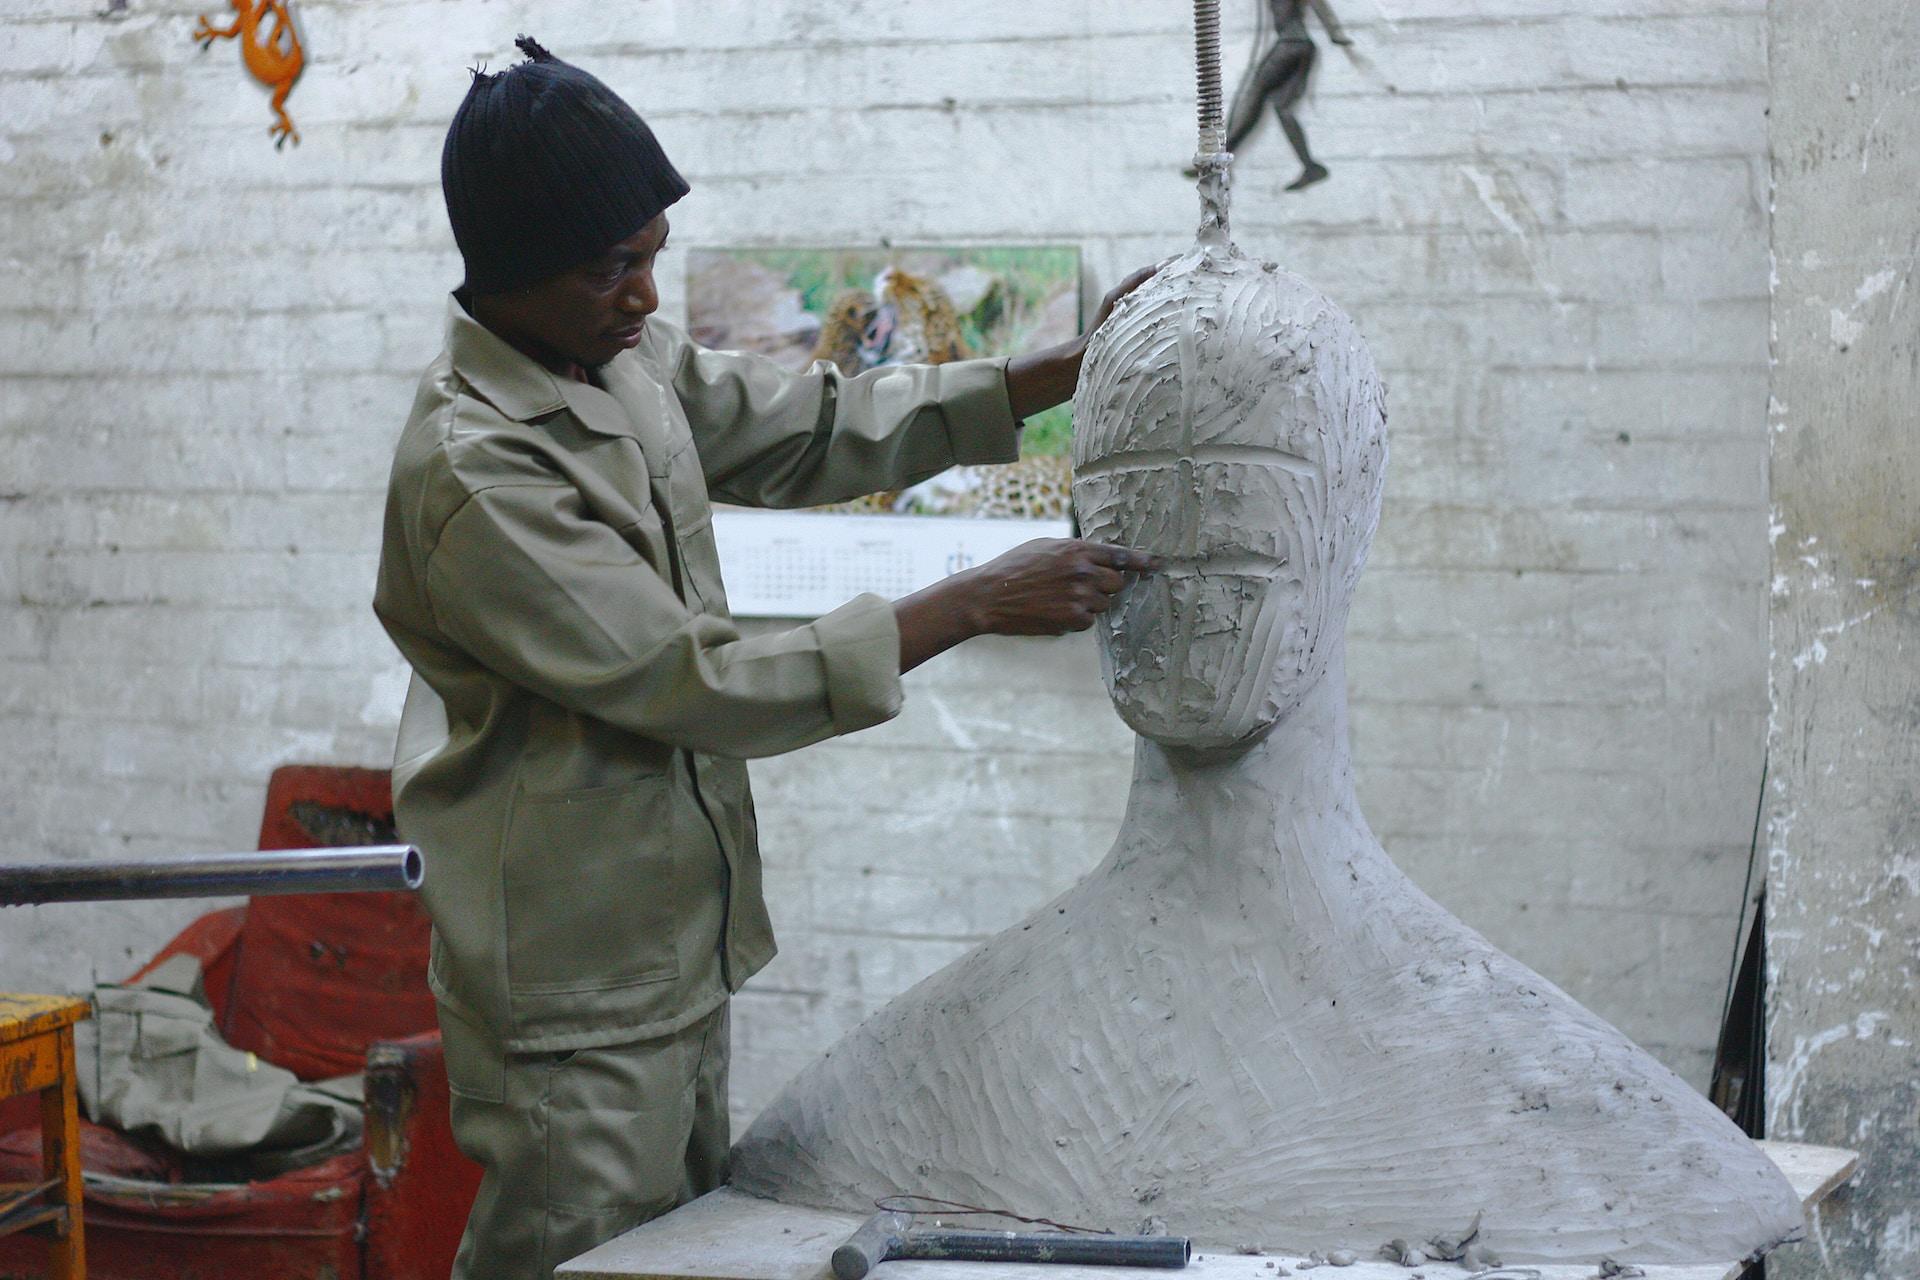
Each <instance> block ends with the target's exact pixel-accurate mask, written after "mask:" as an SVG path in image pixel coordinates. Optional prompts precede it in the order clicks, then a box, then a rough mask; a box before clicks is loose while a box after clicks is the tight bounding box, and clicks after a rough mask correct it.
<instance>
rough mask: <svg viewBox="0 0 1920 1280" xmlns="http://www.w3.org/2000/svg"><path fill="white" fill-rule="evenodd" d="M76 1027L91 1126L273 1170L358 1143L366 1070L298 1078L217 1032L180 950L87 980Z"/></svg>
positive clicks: (263, 1171) (260, 1171) (195, 970)
mask: <svg viewBox="0 0 1920 1280" xmlns="http://www.w3.org/2000/svg"><path fill="white" fill-rule="evenodd" d="M93 1006H94V1013H93V1019H92V1020H91V1021H89V1022H82V1023H79V1024H77V1025H76V1027H75V1036H74V1053H75V1057H76V1059H77V1069H78V1074H79V1092H80V1104H81V1106H82V1107H83V1108H84V1109H85V1111H86V1114H87V1118H88V1119H89V1120H92V1121H93V1122H94V1123H95V1124H103V1125H110V1126H112V1127H113V1128H116V1129H119V1130H121V1131H122V1132H124V1133H129V1134H134V1135H142V1136H151V1137H155V1138H158V1139H160V1140H161V1141H162V1142H165V1143H166V1144H167V1145H168V1146H171V1147H173V1148H174V1149H175V1150H177V1151H181V1152H184V1153H186V1154H188V1155H194V1156H210V1157H213V1156H217V1157H223V1158H226V1159H227V1160H229V1161H232V1162H234V1163H236V1164H237V1165H238V1166H240V1167H241V1168H243V1169H244V1170H245V1172H246V1173H247V1175H248V1176H251V1177H271V1176H273V1175H274V1174H277V1173H283V1172H285V1171H286V1170H288V1169H296V1168H300V1167H301V1166H303V1165H308V1164H313V1163H315V1162H316V1161H319V1160H324V1159H326V1158H327V1157H328V1156H331V1155H336V1154H338V1153H339V1152H341V1151H344V1150H348V1149H351V1148H354V1147H357V1146H358V1145H359V1143H360V1134H361V1111H360V1105H361V1093H362V1088H361V1084H362V1078H361V1077H360V1076H359V1075H351V1076H341V1077H338V1078H337V1079H333V1080H321V1081H315V1082H313V1083H303V1082H302V1081H300V1080H299V1079H298V1078H296V1077H295V1076H294V1074H293V1073H292V1072H291V1071H288V1070H286V1069H284V1068H282V1067H276V1066H274V1065H273V1064H272V1063H270V1062H263V1061H261V1060H260V1059H259V1058H258V1057H257V1056H255V1055H254V1054H251V1053H248V1052H246V1051H245V1050H242V1049H236V1048H234V1047H233V1046H232V1045H230V1044H228V1043H227V1042H226V1041H225V1040H223V1039H221V1038H220V1032H219V1031H218V1030H217V1029H216V1028H215V1027H214V1025H213V1010H212V1008H211V1007H210V1006H209V1005H208V1004H207V1000H206V995H205V992H204V990H203V987H202V983H201V974H200V961H199V960H198V959H197V958H195V957H193V956H189V955H178V956H174V957H172V958H171V959H169V960H167V961H166V962H165V963H163V964H161V965H159V966H158V967H156V968H155V969H154V970H153V972H152V973H149V974H148V975H147V976H146V977H144V978H142V979H140V980H139V981H138V982H133V983H124V984H122V983H103V984H101V985H99V986H97V987H95V988H94V993H93Z"/></svg>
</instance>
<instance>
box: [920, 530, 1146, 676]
mask: <svg viewBox="0 0 1920 1280" xmlns="http://www.w3.org/2000/svg"><path fill="white" fill-rule="evenodd" d="M1158 564H1159V562H1158V561H1156V560H1155V559H1154V558H1153V557H1152V556H1150V555H1148V554H1147V553H1146V552H1144V551H1135V550H1133V549H1131V548H1128V547H1116V546H1110V545H1108V544H1106V543H1102V542H1083V541H1080V540H1079V539H1077V538H1036V539H1035V540H1033V541H1032V542H1027V543H1022V544H1021V545H1020V546H1017V547H1015V548H1014V549H1013V550H1011V551H1009V552H1007V553H1006V554H1005V555H1002V556H998V557H996V558H994V559H992V560H989V561H988V562H987V563H985V564H983V565H980V566H979V567H977V568H973V569H968V570H965V571H964V572H961V573H956V574H954V575H953V576H952V577H950V578H947V579H946V580H944V581H942V582H936V583H934V584H933V585H932V586H930V587H928V588H926V589H925V590H924V591H918V592H915V593H914V594H913V595H910V596H908V597H906V598H905V599H904V600H900V601H897V602H896V603H895V604H894V616H895V618H896V619H897V620H898V621H899V624H900V670H901V671H902V672H903V673H904V672H907V671H911V670H912V669H913V668H914V667H917V666H919V665H920V664H921V663H922V662H925V661H926V660H927V659H928V658H931V657H932V656H933V655H934V654H936V653H941V652H944V651H945V650H947V649H950V648H952V647H953V646H954V645H956V644H959V643H960V642H961V641H962V640H966V639H968V638H970V637H972V636H978V635H1003V636H1057V635H1061V634H1063V633H1065V632H1068V631H1085V630H1086V629H1087V628H1088V627H1090V626H1092V625H1093V620H1094V619H1095V618H1097V617H1099V616H1100V615H1101V614H1102V613H1105V612H1106V611H1107V610H1108V609H1110V608H1112V607H1113V602H1114V598H1115V596H1117V595H1118V594H1119V592H1120V589H1121V588H1122V587H1124V586H1126V585H1127V575H1129V574H1138V573H1149V572H1152V571H1153V570H1154V569H1155V568H1157V567H1158Z"/></svg>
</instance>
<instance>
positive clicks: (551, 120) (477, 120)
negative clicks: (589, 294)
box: [440, 36, 688, 295]
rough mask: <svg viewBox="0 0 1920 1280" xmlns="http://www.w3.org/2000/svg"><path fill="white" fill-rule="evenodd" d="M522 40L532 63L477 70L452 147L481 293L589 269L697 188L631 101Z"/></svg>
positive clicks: (448, 171) (447, 163)
mask: <svg viewBox="0 0 1920 1280" xmlns="http://www.w3.org/2000/svg"><path fill="white" fill-rule="evenodd" d="M514 44H516V45H518V46H519V47H520V50H521V51H522V52H523V53H525V54H526V55H527V61H525V62H523V63H521V64H520V65H518V66H516V67H510V68H509V69H507V70H506V71H502V72H500V73H499V74H498V75H488V74H487V73H486V72H484V71H476V72H474V74H473V84H472V85H471V86H470V87H469V88H468V89H467V97H466V100H465V101H464V102H462V103H461V104H460V109H459V110H458V111H456V112H454V114H453V123H452V124H451V125H450V126H448V128H447V141H446V145H445V146H444V147H442V148H441V151H440V189H441V191H442V192H443V193H444V194H445V195H446V198H447V220H448V221H449V222H451V223H452V224H453V239H454V242H455V243H456V244H458V245H459V246H460V256H461V257H462V258H463V259H464V260H465V261H466V268H467V280H466V284H465V285H464V286H463V288H464V289H465V290H467V291H468V292H470V293H473V294H480V295H484V294H489V293H504V292H506V291H507V290H509V289H517V288H520V287H521V286H522V285H529V284H536V283H538V282H539V281H541V280H545V279H546V278H547V277H549V276H552V275H557V274H558V273H560V272H562V271H565V270H567V269H568V268H569V267H577V266H579V265H580V264H581V263H583V262H586V261H589V260H590V259H592V258H593V257H594V256H595V255H597V254H600V253H602V252H604V251H605V250H606V249H607V247H608V246H610V245H615V244H618V243H619V242H620V241H622V240H625V239H626V238H627V237H629V236H631V235H633V234H634V233H635V232H637V231H639V230H640V228H641V227H644V226H645V225H646V224H647V223H649V222H651V221H653V219H654V216H655V215H657V214H658V213H659V212H660V211H661V210H662V209H665V208H666V207H667V206H668V205H670V204H672V203H673V202H674V201H676V200H678V199H679V198H680V197H681V196H684V195H685V194H687V190H688V188H687V180H686V179H685V178H682V177H681V176H680V174H679V172H678V171H677V170H676V169H675V168H674V167H673V163H672V161H670V160H668V159H667V153H666V152H664V151H662V150H661V149H660V144H659V142H658V141H656V140H655V139H654V136H653V130H651V129H649V128H647V124H646V121H644V120H642V119H641V118H640V117H639V116H638V115H637V114H635V112H634V110H633V108H632V107H629V106H628V105H627V104H626V103H625V102H623V101H621V99H620V95H619V94H617V93H615V92H614V91H613V90H611V89H609V88H607V86H606V85H604V84H602V83H600V81H599V80H597V79H595V78H594V77H593V76H591V75H588V74H587V73H586V72H584V71H582V70H580V68H578V67H576V66H573V65H572V64H571V63H566V62H562V61H561V60H560V59H558V58H556V57H554V56H553V55H552V54H550V53H548V52H547V51H546V50H545V49H543V48H541V47H540V46H539V44H537V43H536V42H534V41H533V40H531V39H529V38H528V37H526V36H521V37H520V38H519V39H517V40H515V41H514Z"/></svg>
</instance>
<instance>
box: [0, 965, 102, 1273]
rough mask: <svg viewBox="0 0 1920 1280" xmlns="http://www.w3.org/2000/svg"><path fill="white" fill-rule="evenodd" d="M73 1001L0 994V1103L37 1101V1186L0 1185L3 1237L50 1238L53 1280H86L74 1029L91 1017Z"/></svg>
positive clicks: (83, 1003) (83, 1004)
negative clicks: (27, 1096)
mask: <svg viewBox="0 0 1920 1280" xmlns="http://www.w3.org/2000/svg"><path fill="white" fill-rule="evenodd" d="M88 1011H89V1007H88V1004H87V1002H86V1001H85V1000H75V999H74V998H73V997H71V996H26V995H11V994H6V993H0V1097H4V1098H11V1097H14V1096H16V1095H18V1094H22V1093H32V1092H36V1091H37V1092H38V1093H39V1094H40V1174H41V1178H42V1181H40V1182H38V1183H26V1184H18V1183H16V1184H0V1234H8V1233H11V1232H14V1231H25V1230H28V1229H37V1230H38V1231H40V1232H42V1233H44V1234H46V1235H47V1236H48V1237H49V1247H50V1250H51V1255H50V1257H49V1259H48V1266H47V1275H48V1277H49V1278H50V1280H84V1277H85V1276H86V1274H87V1247H86V1239H85V1236H84V1234H83V1233H82V1231H81V1226H80V1108H79V1099H78V1095H77V1094H76V1093H75V1092H74V1071H73V1024H74V1023H76V1022H78V1021H80V1019H82V1018H84V1017H86V1016H87V1015H88Z"/></svg>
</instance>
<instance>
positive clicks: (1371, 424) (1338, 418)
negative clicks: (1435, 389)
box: [1074, 248, 1386, 748]
mask: <svg viewBox="0 0 1920 1280" xmlns="http://www.w3.org/2000/svg"><path fill="white" fill-rule="evenodd" d="M1074 404H1075V417H1076V428H1075V437H1074V475H1075V480H1074V505H1075V507H1076V509H1077V511H1078V513H1079V516H1080V522H1081V528H1082V529H1083V531H1084V532H1085V533H1086V536H1088V537H1090V538H1094V539H1097V540H1100V541H1111V542H1117V543H1123V544H1126V545H1130V546H1139V547H1143V548H1145V549H1148V550H1151V551H1153V552H1154V553H1156V554H1157V555H1160V556H1161V557H1163V558H1164V559H1165V560H1166V562H1167V567H1166V570H1165V571H1164V572H1162V573H1159V574H1155V575H1152V576H1150V577H1146V578H1142V579H1140V580H1139V582H1138V583H1137V584H1136V585H1134V586H1133V587H1131V588H1129V590H1128V593H1127V595H1126V596H1125V598H1124V599H1123V600H1122V602H1121V604H1120V606H1119V607H1118V608H1116V609H1114V610H1113V611H1112V612H1110V613H1108V614H1107V615H1105V617H1104V618H1103V619H1102V622H1101V627H1102V631H1103V634H1104V638H1105V639H1106V641H1107V643H1106V644H1105V645H1103V646H1102V654H1103V659H1104V663H1105V671H1106V675H1107V679H1108V683H1109V687H1110V688H1111V689H1112V691H1113V697H1114V704H1115V706H1116V707H1117V708H1118V710H1119V712H1120V715H1121V716H1122V718H1124V719H1125V720H1126V721H1127V723H1128V724H1129V725H1130V726H1132V727H1133V728H1134V729H1136V730H1138V731H1140V732H1142V733H1151V734H1155V736H1157V737H1159V738H1160V740H1162V741H1166V742H1170V743H1174V744H1178V745H1183V746H1188V747H1194V748H1202V747H1208V748H1213V747H1221V746H1230V745H1232V744H1234V743H1237V742H1243V741H1245V740H1246V739H1247V738H1248V737H1250V736H1252V735H1254V734H1257V733H1260V732H1264V730H1265V729H1266V727H1267V726H1269V725H1271V724H1272V723H1273V722H1274V720H1275V719H1277V718H1278V717H1279V716H1280V715H1281V714H1282V713H1284V711H1285V710H1286V708H1287V706H1288V705H1289V704H1290V702H1291V701H1292V700H1293V699H1296V698H1297V697H1298V696H1299V694H1300V692H1301V691H1302V690H1303V689H1304V688H1305V687H1306V685H1307V683H1308V682H1310V680H1311V679H1312V677H1313V676H1315V675H1316V674H1318V672H1319V671H1320V670H1321V668H1322V667H1323V665H1324V662H1325V657H1326V643H1325V641H1326V637H1327V636H1328V635H1330V634H1331V635H1336V636H1337V635H1338V634H1339V632H1340V631H1341V630H1342V629H1343V628H1344V626H1345V623H1346V605H1345V602H1346V600H1347V599H1348V598H1349V597H1350V595H1351V592H1352V587H1353V584H1354V582H1355V581H1356V580H1357V579H1358V577H1359V573H1360V567H1361V565H1362V563H1363V562H1364V560H1365V558H1366V549H1367V546H1368V543H1369V541H1370V540H1371V535H1372V530H1373V525H1374V522H1375V521H1376V520H1377V518H1378V513H1379V500H1380V484H1381V478H1382V475H1383V473H1384V468H1385V463H1386V441H1385V422H1386V415H1385V406H1384V389H1383V388H1382V385H1381V382H1380V378H1379V375H1378V373H1377V372H1376V371H1375V369H1374V364H1373V358H1372V355H1371V354H1370V353H1369V351H1368V350H1367V347H1366V344H1365V343H1364V342H1363V341H1362V340H1361V339H1360V336H1359V333H1358V332H1357V331H1356V329H1355V328H1354V325H1353V322H1352V321H1351V320H1350V319H1349V318H1348V317H1347V315H1346V314H1345V313H1344V312H1343V311H1341V310H1340V309H1339V308H1338V307H1336V306H1334V305H1333V303H1332V302H1331V301H1330V300H1328V299H1327V298H1326V297H1325V296H1324V295H1322V294H1321V293H1319V292H1318V291H1316V290H1314V289H1313V288H1312V287H1310V286H1309V285H1307V284H1306V283H1305V282H1304V281H1301V280H1299V279H1298V278H1296V277H1294V276H1291V275H1288V274H1286V273H1284V272H1281V271H1279V270H1277V269H1275V268H1274V267H1273V266H1271V265H1268V264H1262V263H1259V262H1255V261H1253V260H1252V259H1250V258H1247V257H1244V256H1242V255H1240V254H1239V253H1238V252H1237V251H1234V250H1232V249H1231V248H1216V249H1212V250H1207V251H1200V250H1196V251H1195V252H1193V253H1191V254H1188V255H1187V256H1185V257H1183V258H1180V259H1176V260H1175V261H1173V262H1172V263H1170V264H1168V265H1167V266H1165V267H1163V268H1162V269H1161V271H1160V272H1159V273H1158V274H1157V275H1156V276H1155V277H1154V278H1153V279H1152V280H1150V281H1149V282H1148V283H1147V284H1146V285H1144V286H1142V287H1141V288H1140V289H1138V290H1136V291H1135V292H1134V293H1133V294H1132V295H1130V296H1129V297H1128V298H1127V299H1125V300H1124V302H1123V303H1122V304H1121V306H1120V307H1119V308H1118V309H1117V310H1116V312H1115V314H1114V315H1113V316H1112V317H1111V319H1110V320H1109V322H1108V323H1107V324H1105V325H1103V326H1102V327H1101V329H1100V331H1099V333H1097V334H1096V335H1095V336H1094V339H1093V343H1092V347H1091V350H1090V351H1089V353H1088V358H1087V361H1086V363H1085V366H1084V368H1083V372H1082V375H1081V380H1080V386H1079V389H1078V391H1077V392H1076V394H1075V396H1074ZM1277 515H1279V516H1282V517H1283V518H1276V516H1277ZM1176 619H1178V620H1179V622H1178V624H1176ZM1256 667H1257V668H1260V669H1268V668H1271V669H1272V670H1273V671H1274V672H1275V677H1276V678H1275V680H1273V681H1269V682H1264V683H1263V682H1257V681H1242V682H1239V683H1238V685H1237V686H1236V685H1234V684H1232V683H1224V684H1223V683H1222V682H1221V681H1220V680H1219V679H1218V676H1219V673H1220V672H1222V671H1226V670H1240V671H1244V670H1250V669H1254V668H1256Z"/></svg>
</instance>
